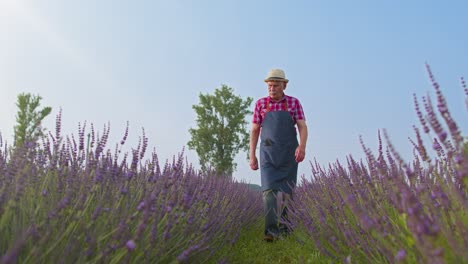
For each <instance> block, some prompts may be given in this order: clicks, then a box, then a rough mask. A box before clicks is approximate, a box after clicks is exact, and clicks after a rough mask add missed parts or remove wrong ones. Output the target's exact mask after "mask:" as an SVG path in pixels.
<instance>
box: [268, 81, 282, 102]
mask: <svg viewBox="0 0 468 264" xmlns="http://www.w3.org/2000/svg"><path fill="white" fill-rule="evenodd" d="M267 85H268V95H269V96H270V98H271V99H273V100H280V99H281V98H283V94H284V89H286V83H285V82H274V81H269V82H267Z"/></svg>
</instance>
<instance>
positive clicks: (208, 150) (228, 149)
mask: <svg viewBox="0 0 468 264" xmlns="http://www.w3.org/2000/svg"><path fill="white" fill-rule="evenodd" d="M199 99H200V102H199V104H198V105H193V106H192V108H193V109H194V110H195V113H196V114H197V120H196V121H197V128H190V129H189V132H190V134H191V136H192V139H191V140H190V141H189V142H188V147H189V149H194V150H195V151H196V152H197V154H198V157H199V160H200V165H201V169H202V171H205V172H206V171H214V172H215V173H216V174H217V175H218V176H220V175H225V176H231V175H232V173H233V171H234V170H235V169H236V166H237V164H236V163H235V162H234V157H235V155H236V154H237V153H238V152H239V151H241V150H243V151H248V149H249V145H248V144H249V133H248V131H247V128H246V126H247V124H248V122H247V121H246V120H245V118H246V116H247V115H250V114H252V111H250V110H249V107H250V104H251V103H252V100H253V99H252V98H250V97H247V98H246V99H245V100H244V99H243V98H241V97H240V96H237V95H235V94H234V91H233V89H232V88H231V87H228V86H227V85H222V86H221V88H217V89H216V90H215V91H214V94H200V95H199Z"/></svg>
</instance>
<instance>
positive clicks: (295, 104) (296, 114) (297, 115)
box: [252, 95, 305, 124]
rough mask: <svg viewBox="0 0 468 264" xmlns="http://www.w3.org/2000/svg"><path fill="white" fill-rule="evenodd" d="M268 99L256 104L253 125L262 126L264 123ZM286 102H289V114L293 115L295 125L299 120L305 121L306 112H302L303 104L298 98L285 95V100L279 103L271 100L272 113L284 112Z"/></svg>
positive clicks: (259, 100) (262, 99) (260, 100)
mask: <svg viewBox="0 0 468 264" xmlns="http://www.w3.org/2000/svg"><path fill="white" fill-rule="evenodd" d="M268 98H269V97H268V96H267V97H263V98H260V99H258V100H257V102H256V103H255V109H254V113H253V118H252V122H253V123H255V124H261V123H262V122H263V118H264V117H265V114H266V113H267V102H268ZM284 100H287V105H288V112H289V114H291V117H292V119H293V120H294V123H296V121H297V120H305V115H304V110H302V105H301V103H300V102H299V100H298V99H297V98H295V97H292V96H288V95H284V96H283V98H282V99H281V100H279V101H278V102H275V101H273V100H271V99H270V111H284Z"/></svg>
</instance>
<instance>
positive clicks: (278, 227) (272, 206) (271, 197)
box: [263, 189, 292, 236]
mask: <svg viewBox="0 0 468 264" xmlns="http://www.w3.org/2000/svg"><path fill="white" fill-rule="evenodd" d="M278 195H279V196H280V197H278ZM291 198H292V197H291V195H290V194H287V193H284V192H279V191H278V190H272V189H268V190H265V191H264V192H263V207H264V209H265V235H268V234H269V235H272V236H278V235H280V234H289V232H290V231H291V227H290V222H289V220H288V208H287V204H288V202H289V200H291ZM278 203H279V204H278ZM278 210H280V211H281V215H280V217H279V218H280V221H279V222H278Z"/></svg>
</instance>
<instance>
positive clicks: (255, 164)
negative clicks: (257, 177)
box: [250, 155, 258, 170]
mask: <svg viewBox="0 0 468 264" xmlns="http://www.w3.org/2000/svg"><path fill="white" fill-rule="evenodd" d="M250 168H251V169H252V170H258V160H257V157H256V156H255V155H250Z"/></svg>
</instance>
